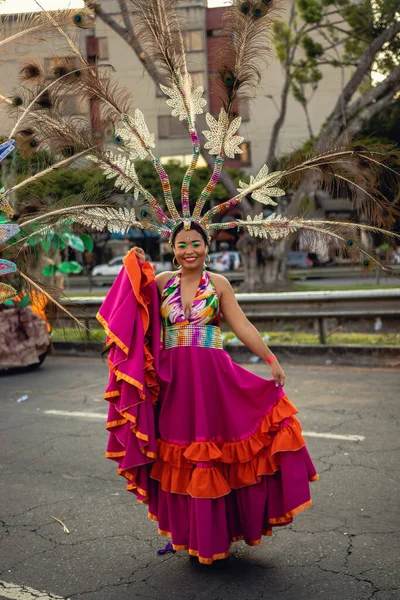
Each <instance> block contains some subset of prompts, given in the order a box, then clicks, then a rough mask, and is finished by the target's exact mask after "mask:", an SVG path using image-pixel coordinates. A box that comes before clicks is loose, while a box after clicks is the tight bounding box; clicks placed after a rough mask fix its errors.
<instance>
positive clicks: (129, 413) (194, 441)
mask: <svg viewBox="0 0 400 600" xmlns="http://www.w3.org/2000/svg"><path fill="white" fill-rule="evenodd" d="M135 262H136V261H135V259H133V258H132V253H130V254H128V257H127V259H126V261H125V267H126V268H125V272H124V273H122V274H120V276H119V279H120V281H118V280H117V281H116V283H115V284H114V286H115V290H114V292H113V289H111V290H110V293H109V296H108V297H107V299H106V301H105V303H104V304H103V306H102V309H101V310H100V315H99V319H100V321H101V322H102V324H103V325H104V326H105V328H106V331H107V333H108V339H109V343H110V345H111V348H110V354H109V364H110V381H109V384H108V387H107V390H106V394H105V397H106V399H107V400H109V401H110V410H109V418H108V428H109V430H110V438H109V444H108V448H107V456H108V457H109V458H112V459H114V460H116V461H117V462H118V463H119V473H120V474H121V475H123V476H125V477H126V479H127V482H128V483H127V487H128V489H129V490H130V491H133V492H134V493H135V494H136V496H137V498H138V500H139V501H141V502H145V503H147V504H148V515H149V517H150V518H151V519H152V520H154V521H157V522H158V531H159V533H160V534H161V535H165V536H168V537H170V538H171V539H172V546H173V548H174V549H175V550H187V551H188V552H189V554H190V555H192V556H197V557H198V558H199V561H200V562H202V563H205V564H210V563H212V562H213V561H214V560H216V559H222V558H225V557H227V556H228V552H229V547H230V545H231V543H232V542H235V541H238V540H244V541H245V542H246V543H247V544H249V545H251V546H255V545H257V544H259V543H260V541H261V539H262V536H263V535H271V534H272V528H273V527H275V526H282V525H287V524H289V523H291V522H292V520H293V517H294V515H295V514H296V513H298V512H300V511H301V510H303V509H305V508H307V507H308V506H310V505H311V498H310V489H309V482H310V481H314V480H316V479H317V478H318V476H317V473H316V471H315V468H314V465H313V464H312V461H311V459H310V456H309V454H308V451H307V449H306V446H305V440H304V438H303V436H302V434H301V426H300V423H299V421H298V420H297V419H296V417H295V414H296V413H297V410H296V408H295V406H293V404H292V403H291V402H290V401H289V400H288V398H287V397H286V395H285V393H284V391H283V389H282V388H280V387H276V386H275V383H274V381H273V380H266V379H263V378H262V377H259V376H258V375H255V374H254V373H252V372H250V371H248V370H247V369H245V368H243V367H241V366H240V365H238V364H236V363H234V362H233V361H232V360H231V358H230V356H229V354H227V352H226V351H225V350H224V349H223V345H222V337H221V331H220V326H219V325H220V307H219V301H218V296H217V293H216V290H215V288H214V285H213V283H212V279H211V277H210V275H209V273H208V272H207V271H203V274H202V277H201V281H200V284H199V287H198V289H197V293H196V296H195V298H194V301H193V305H192V307H191V311H190V314H189V316H188V317H186V316H185V313H184V310H183V306H182V301H181V294H180V277H181V276H180V273H179V272H178V273H176V274H174V276H173V277H172V278H171V279H170V280H169V281H168V282H167V283H166V285H165V287H164V289H163V292H162V296H161V306H160V305H159V304H158V302H157V291H156V290H155V289H154V285H153V284H154V281H152V280H151V273H150V272H149V271H148V270H147V271H146V265H144V266H142V267H141V271H140V268H139V267H136V266H134V263H135ZM136 264H137V262H136ZM138 269H139V272H138ZM134 272H136V275H134ZM144 272H145V274H144ZM135 287H136V291H135ZM140 290H141V291H140ZM125 292H126V294H127V295H128V296H129V298H130V300H129V302H128V304H127V301H126V297H125ZM115 298H119V304H117V305H116V303H115ZM124 298H125V299H124ZM132 304H133V305H134V308H135V310H134V313H135V314H136V315H138V314H139V315H140V316H139V318H137V319H136V323H135V322H134V321H135V319H134V318H133V315H132V314H131V316H130V318H129V319H128V321H127V319H126V317H125V319H124V322H125V328H126V326H127V325H128V326H129V327H131V328H134V326H135V324H136V340H135V335H133V332H132V331H131V332H129V333H128V332H127V331H126V329H125V332H124V334H123V336H124V339H121V337H120V336H121V334H122V333H121V332H122V330H123V329H124V328H123V327H119V335H118V333H116V329H117V330H118V325H117V326H116V325H115V324H118V323H119V322H120V320H121V318H123V317H122V315H120V317H119V318H117V314H116V313H120V312H121V307H122V311H123V314H125V315H126V310H127V309H129V310H131V311H132V308H133V307H132V306H131V305H132ZM124 305H125V307H124ZM158 312H159V313H160V315H161V324H160V323H159V321H158V320H157V313H158ZM110 321H111V323H110ZM130 321H132V323H131V322H130ZM157 321H158V322H157ZM113 323H114V325H113ZM160 325H161V326H160ZM146 327H147V329H146ZM138 330H139V331H138ZM160 335H161V339H162V345H161V348H160V345H159V340H160ZM157 336H158V338H157ZM139 338H142V345H141V346H138V345H137V344H139V342H140V339H139ZM132 343H133V344H134V345H133V346H132ZM135 344H136V345H135ZM122 345H124V346H125V349H123V348H122ZM141 347H143V348H144V352H143V357H142V358H141V359H140V360H139V363H140V364H139V365H136V367H135V365H134V364H133V363H135V362H136V363H137V362H138V356H136V360H135V359H134V354H135V353H136V355H138V354H139V348H141ZM140 354H141V353H140ZM131 355H132V356H131ZM132 361H133V363H132V364H131V365H129V363H130V362H132ZM134 367H135V368H134ZM133 390H136V398H135V397H134V394H133V393H132V391H133ZM123 399H124V400H123Z"/></svg>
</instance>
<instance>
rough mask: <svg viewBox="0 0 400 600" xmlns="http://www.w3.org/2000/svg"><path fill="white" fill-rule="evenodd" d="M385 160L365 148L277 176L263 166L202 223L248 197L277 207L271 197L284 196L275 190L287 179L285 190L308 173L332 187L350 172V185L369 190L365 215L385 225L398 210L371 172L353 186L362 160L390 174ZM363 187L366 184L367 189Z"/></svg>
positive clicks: (333, 153)
mask: <svg viewBox="0 0 400 600" xmlns="http://www.w3.org/2000/svg"><path fill="white" fill-rule="evenodd" d="M384 159H385V154H384V153H383V154H382V153H381V154H379V152H375V151H371V152H369V153H367V152H366V151H365V150H363V149H362V150H360V149H357V148H356V149H348V148H344V149H342V150H336V151H330V152H324V153H322V154H319V155H317V156H315V157H313V158H310V159H308V160H305V161H303V162H302V163H300V164H299V165H296V166H292V167H289V168H287V169H285V170H282V171H277V172H274V173H269V172H268V167H267V166H266V165H264V166H263V167H262V168H261V170H260V172H259V174H258V175H257V177H255V178H251V179H250V183H249V184H247V183H241V184H240V189H239V194H237V195H236V196H235V197H234V198H231V199H230V200H227V201H226V202H223V203H222V204H219V205H218V206H216V207H215V208H213V209H211V210H209V211H208V212H207V213H206V214H205V215H204V216H203V219H202V220H203V222H204V223H205V224H206V223H209V222H210V220H211V219H212V217H214V216H215V215H216V214H220V213H222V212H224V211H226V210H228V209H229V208H232V207H233V206H235V205H237V204H238V203H239V202H240V201H241V200H242V199H243V198H244V197H245V196H252V198H253V199H254V200H258V201H260V202H261V203H263V204H276V202H274V201H271V197H274V196H275V197H276V196H282V195H284V193H285V192H284V191H283V190H281V189H280V188H276V187H275V186H276V185H277V184H278V183H279V182H281V181H282V180H284V182H285V184H286V186H285V187H287V186H288V185H289V184H290V183H291V182H294V183H295V184H298V183H299V182H300V181H301V179H302V178H303V177H304V176H305V175H306V174H308V173H312V172H315V173H317V174H318V177H319V183H320V184H321V185H322V186H324V185H325V186H326V185H328V186H330V185H332V181H334V180H335V179H336V178H337V175H338V174H339V175H340V176H341V177H346V176H345V175H343V173H347V177H346V183H347V184H348V185H349V186H353V187H356V186H359V187H361V188H362V189H363V190H364V189H365V190H366V195H365V198H364V199H363V200H362V209H363V211H364V214H365V215H366V216H367V218H368V219H369V220H370V221H371V222H372V223H374V224H377V225H379V224H382V225H385V224H386V222H387V220H388V219H387V218H386V217H385V215H387V214H389V215H390V217H391V215H392V214H396V213H397V210H396V209H395V207H393V206H392V205H391V204H390V203H389V201H388V200H387V198H385V197H381V196H380V195H379V194H378V193H377V190H376V183H377V182H376V181H375V185H372V183H373V182H374V180H373V175H371V176H370V175H369V174H368V170H365V175H366V179H365V180H364V181H362V182H361V185H360V184H358V183H356V182H354V183H353V180H354V170H355V168H356V165H357V161H359V160H361V161H363V163H365V164H369V163H371V165H372V166H373V165H376V166H377V167H379V169H380V170H381V173H382V172H383V173H384V172H388V173H390V174H392V171H393V169H392V168H391V167H389V166H387V165H385V161H384ZM364 166H365V165H364ZM393 174H394V175H395V174H396V173H395V171H393ZM369 179H371V186H370V188H368V187H367V186H366V185H365V182H368V180H369ZM339 180H340V177H339ZM398 182H399V179H398V177H397V180H396V184H397V186H398ZM363 185H365V188H364V187H363ZM268 198H269V199H268ZM389 220H390V219H389Z"/></svg>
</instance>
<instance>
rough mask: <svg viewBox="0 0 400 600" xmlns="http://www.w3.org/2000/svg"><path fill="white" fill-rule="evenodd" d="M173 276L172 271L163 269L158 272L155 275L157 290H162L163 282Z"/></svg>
mask: <svg viewBox="0 0 400 600" xmlns="http://www.w3.org/2000/svg"><path fill="white" fill-rule="evenodd" d="M173 276H174V272H173V271H163V272H162V273H158V274H157V275H156V284H157V288H158V291H159V292H162V290H163V288H164V286H165V284H166V283H167V281H168V280H169V279H171V277H173Z"/></svg>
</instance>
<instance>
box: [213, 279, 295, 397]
mask: <svg viewBox="0 0 400 600" xmlns="http://www.w3.org/2000/svg"><path fill="white" fill-rule="evenodd" d="M212 279H213V282H214V284H215V288H216V290H217V293H218V296H219V301H220V306H221V311H222V313H223V315H224V319H225V321H226V322H227V323H228V325H229V327H230V328H231V329H232V331H233V333H234V334H235V335H236V337H237V338H239V340H240V341H241V342H243V344H244V345H245V346H247V348H248V349H249V350H251V352H253V353H254V354H256V355H257V356H259V357H260V358H261V360H263V361H267V360H268V359H271V358H273V357H274V354H273V352H271V350H270V349H269V348H268V346H267V345H266V344H265V342H264V341H263V339H262V337H261V336H260V334H259V333H258V331H257V329H256V328H255V327H254V325H252V324H251V323H250V321H249V320H248V318H247V317H246V315H245V314H244V313H243V311H242V309H241V308H240V306H239V304H238V302H237V300H236V297H235V293H234V291H233V289H232V286H231V284H230V283H229V281H228V280H227V279H226V278H225V277H223V276H222V275H217V274H214V273H213V274H212ZM269 366H270V368H271V374H272V377H273V378H274V379H275V383H276V385H278V383H280V384H281V385H282V386H283V385H284V384H285V373H284V372H283V370H282V367H281V366H280V364H279V362H278V361H277V360H273V361H272V362H271V363H270V365H269Z"/></svg>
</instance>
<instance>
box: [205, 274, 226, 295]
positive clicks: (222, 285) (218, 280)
mask: <svg viewBox="0 0 400 600" xmlns="http://www.w3.org/2000/svg"><path fill="white" fill-rule="evenodd" d="M208 274H209V275H210V279H211V281H212V282H213V284H214V286H215V289H216V290H217V292H218V293H219V292H221V293H222V292H223V291H224V290H226V289H227V288H230V287H231V284H230V283H229V281H228V280H227V278H226V277H224V276H223V275H220V274H219V273H211V272H210V271H208Z"/></svg>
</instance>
